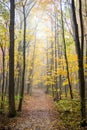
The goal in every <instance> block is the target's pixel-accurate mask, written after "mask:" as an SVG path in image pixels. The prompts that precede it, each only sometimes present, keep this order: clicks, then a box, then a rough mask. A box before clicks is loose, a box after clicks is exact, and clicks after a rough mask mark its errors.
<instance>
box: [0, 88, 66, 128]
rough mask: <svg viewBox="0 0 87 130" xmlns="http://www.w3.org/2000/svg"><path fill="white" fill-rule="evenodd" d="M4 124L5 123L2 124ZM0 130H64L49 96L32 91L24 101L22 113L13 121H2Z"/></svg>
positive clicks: (36, 90) (38, 90)
mask: <svg viewBox="0 0 87 130" xmlns="http://www.w3.org/2000/svg"><path fill="white" fill-rule="evenodd" d="M4 122H5V123H4ZM0 130H65V128H64V127H63V124H62V122H61V121H60V119H59V113H58V112H57V110H56V107H55V103H54V102H53V99H52V97H51V96H49V95H46V94H45V92H44V91H43V90H41V89H37V88H36V89H34V90H33V93H32V96H31V97H30V98H26V97H25V99H24V103H23V110H22V112H21V113H20V114H19V115H18V116H17V117H16V118H14V119H8V121H7V119H5V120H4V119H2V127H1V128H0Z"/></svg>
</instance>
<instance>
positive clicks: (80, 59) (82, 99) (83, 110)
mask: <svg viewBox="0 0 87 130" xmlns="http://www.w3.org/2000/svg"><path fill="white" fill-rule="evenodd" d="M71 8H72V13H73V23H74V26H75V44H76V45H75V47H76V51H77V56H78V67H79V70H78V75H79V83H80V103H81V117H82V119H81V125H82V126H85V125H86V108H85V80H84V66H83V47H84V35H83V34H84V32H83V21H82V5H81V0H79V16H80V25H81V48H80V40H79V32H78V31H79V30H78V24H77V18H76V12H75V2H74V0H72V6H71ZM80 13H81V14H80Z"/></svg>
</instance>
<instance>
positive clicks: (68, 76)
mask: <svg viewBox="0 0 87 130" xmlns="http://www.w3.org/2000/svg"><path fill="white" fill-rule="evenodd" d="M60 7H61V21H62V36H63V43H64V53H65V60H66V69H67V78H68V84H69V90H70V96H71V99H73V92H72V86H71V83H70V74H69V65H68V58H67V52H66V41H65V33H64V22H63V11H62V2H61V1H60Z"/></svg>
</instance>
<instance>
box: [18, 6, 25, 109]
mask: <svg viewBox="0 0 87 130" xmlns="http://www.w3.org/2000/svg"><path fill="white" fill-rule="evenodd" d="M23 15H24V36H23V39H24V40H23V73H22V87H21V91H20V96H21V98H20V101H19V107H18V111H21V110H22V102H23V96H24V85H25V62H26V59H25V56H26V50H25V49H26V46H25V45H26V16H25V5H24V6H23Z"/></svg>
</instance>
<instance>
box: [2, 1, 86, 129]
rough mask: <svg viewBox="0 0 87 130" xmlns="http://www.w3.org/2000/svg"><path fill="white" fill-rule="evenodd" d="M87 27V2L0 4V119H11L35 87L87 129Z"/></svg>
mask: <svg viewBox="0 0 87 130" xmlns="http://www.w3.org/2000/svg"><path fill="white" fill-rule="evenodd" d="M86 26H87V1H86V0H0V113H1V115H2V114H3V113H4V114H6V115H7V113H8V115H9V117H15V116H16V115H17V113H18V111H19V112H20V111H22V104H23V99H24V97H25V96H26V95H29V96H32V89H33V88H38V87H39V88H41V89H43V88H45V92H46V94H49V95H51V96H52V97H53V99H54V101H55V102H56V107H57V109H58V110H60V112H61V110H63V111H64V112H65V113H66V114H69V116H70V119H72V118H73V120H75V118H78V121H76V122H77V125H78V123H79V124H80V125H81V126H86V119H87V29H86V28H87V27H86ZM71 113H72V114H71ZM66 114H65V117H66V116H67V115H66ZM68 118H69V117H67V120H68V122H69V119H68ZM64 119H65V118H64ZM65 120H66V119H65ZM66 123H67V122H66ZM73 124H74V125H75V121H74V123H72V124H71V125H73ZM75 127H76V126H75Z"/></svg>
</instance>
